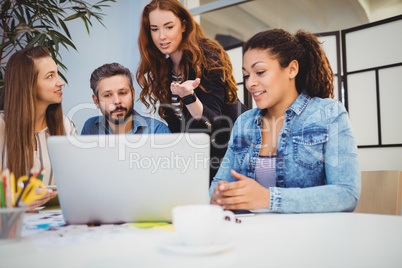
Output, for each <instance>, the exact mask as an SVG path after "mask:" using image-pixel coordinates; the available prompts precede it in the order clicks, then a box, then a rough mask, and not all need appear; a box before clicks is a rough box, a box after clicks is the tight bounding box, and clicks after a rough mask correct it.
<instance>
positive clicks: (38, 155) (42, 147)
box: [0, 112, 77, 185]
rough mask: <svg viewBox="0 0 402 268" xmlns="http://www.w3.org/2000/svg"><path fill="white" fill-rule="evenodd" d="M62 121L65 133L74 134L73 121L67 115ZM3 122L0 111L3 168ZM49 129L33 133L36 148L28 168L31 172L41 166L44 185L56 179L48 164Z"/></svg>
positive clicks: (0, 157)
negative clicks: (32, 161)
mask: <svg viewBox="0 0 402 268" xmlns="http://www.w3.org/2000/svg"><path fill="white" fill-rule="evenodd" d="M63 121H64V129H65V131H66V135H76V134H77V128H76V127H75V124H74V122H73V121H72V120H71V119H70V118H68V117H67V116H63ZM5 136H6V135H5V122H4V113H3V112H0V168H1V169H3V168H5V164H6V161H5V157H6V148H5ZM49 136H50V134H49V129H48V128H45V129H43V130H41V131H39V132H36V133H35V138H36V143H37V147H36V148H37V150H36V151H34V165H33V167H32V169H31V170H30V172H31V173H35V172H39V171H40V168H41V167H42V166H43V179H42V181H43V183H44V184H45V185H54V184H56V181H55V179H54V175H53V171H52V166H51V165H50V159H49V153H48V150H47V143H46V139H47V137H49Z"/></svg>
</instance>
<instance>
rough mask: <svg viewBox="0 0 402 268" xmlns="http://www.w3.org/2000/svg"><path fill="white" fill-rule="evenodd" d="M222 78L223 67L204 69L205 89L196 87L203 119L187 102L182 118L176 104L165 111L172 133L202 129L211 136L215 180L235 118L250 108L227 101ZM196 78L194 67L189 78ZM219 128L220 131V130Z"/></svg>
mask: <svg viewBox="0 0 402 268" xmlns="http://www.w3.org/2000/svg"><path fill="white" fill-rule="evenodd" d="M168 60H170V59H168ZM221 77H222V71H221V70H212V71H210V72H208V73H207V72H206V71H203V73H202V76H201V77H200V78H201V82H200V85H202V86H203V87H204V89H205V91H204V90H202V89H201V88H200V87H197V88H196V89H194V92H195V94H196V95H197V98H198V99H199V100H200V101H201V103H202V106H203V113H202V115H203V118H202V119H201V120H195V119H194V118H193V117H192V116H191V114H190V112H189V111H188V110H187V107H186V106H185V105H183V110H182V113H183V117H182V120H180V119H179V118H178V117H177V116H176V114H175V111H174V110H173V107H172V108H171V109H167V110H166V111H165V115H166V116H167V118H166V119H165V120H166V122H167V124H168V126H169V129H170V131H171V132H172V133H175V132H202V133H207V134H209V135H210V136H211V155H210V157H211V165H210V180H211V181H212V179H213V177H214V176H215V174H216V172H217V171H218V168H219V163H220V161H221V160H222V158H223V156H224V155H225V152H226V149H227V143H228V142H229V138H230V133H231V129H232V126H233V124H234V121H235V120H236V119H237V117H238V116H239V115H240V114H241V113H243V112H244V111H246V110H247V107H246V106H244V105H243V104H242V103H241V102H240V101H238V102H237V103H235V104H231V105H228V104H226V97H225V95H226V94H225V91H226V89H225V83H224V82H223V81H222V80H221ZM196 78H197V77H196V74H195V71H194V70H193V69H190V71H189V75H188V78H187V80H195V79H196ZM183 82H184V81H183ZM217 130H219V132H216V131H217ZM218 161H219V162H218Z"/></svg>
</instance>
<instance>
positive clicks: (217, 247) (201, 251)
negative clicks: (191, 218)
mask: <svg viewBox="0 0 402 268" xmlns="http://www.w3.org/2000/svg"><path fill="white" fill-rule="evenodd" d="M161 247H162V248H163V249H166V250H168V251H171V252H176V253H184V254H191V255H205V254H214V253H219V252H222V251H225V250H228V249H231V248H233V247H234V242H233V241H232V240H229V239H221V241H217V242H215V243H214V244H212V245H208V246H185V245H183V244H182V243H181V242H180V241H179V239H178V237H174V238H171V239H169V240H166V241H164V243H162V245H161Z"/></svg>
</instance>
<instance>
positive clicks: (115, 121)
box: [105, 106, 133, 125]
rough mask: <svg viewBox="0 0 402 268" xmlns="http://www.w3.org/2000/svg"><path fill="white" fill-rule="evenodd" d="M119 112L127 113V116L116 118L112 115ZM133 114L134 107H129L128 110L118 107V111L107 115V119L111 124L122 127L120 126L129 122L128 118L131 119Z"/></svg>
mask: <svg viewBox="0 0 402 268" xmlns="http://www.w3.org/2000/svg"><path fill="white" fill-rule="evenodd" d="M117 110H122V111H125V112H126V114H125V115H124V116H123V115H119V116H117V118H115V117H113V116H112V115H113V113H114V112H116V111H117ZM132 114H133V106H131V107H129V108H128V109H127V108H125V107H123V106H117V107H116V109H114V110H113V111H111V112H109V113H105V117H106V119H107V120H108V121H109V122H111V123H113V124H115V125H120V124H124V123H125V122H126V121H127V118H129V117H130V116H131V115H132Z"/></svg>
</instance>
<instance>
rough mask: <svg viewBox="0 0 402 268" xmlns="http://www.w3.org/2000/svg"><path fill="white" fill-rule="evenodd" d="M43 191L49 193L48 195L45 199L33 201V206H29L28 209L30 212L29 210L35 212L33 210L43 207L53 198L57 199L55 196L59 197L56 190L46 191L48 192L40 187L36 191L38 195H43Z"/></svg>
mask: <svg viewBox="0 0 402 268" xmlns="http://www.w3.org/2000/svg"><path fill="white" fill-rule="evenodd" d="M42 191H47V193H46V194H45V195H44V196H43V197H41V198H39V199H36V200H35V201H33V202H32V203H31V204H29V205H28V208H27V210H28V211H29V210H33V209H35V208H37V207H41V206H43V205H44V204H45V203H47V202H48V201H49V200H50V199H52V198H53V197H55V196H56V195H57V191H56V190H52V189H46V190H44V189H43V188H39V187H38V188H36V189H35V192H36V194H41V193H42Z"/></svg>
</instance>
